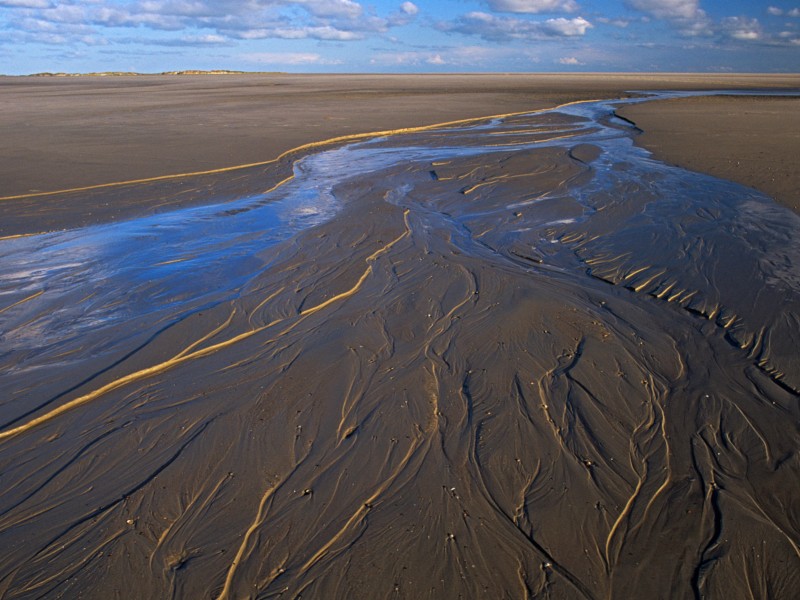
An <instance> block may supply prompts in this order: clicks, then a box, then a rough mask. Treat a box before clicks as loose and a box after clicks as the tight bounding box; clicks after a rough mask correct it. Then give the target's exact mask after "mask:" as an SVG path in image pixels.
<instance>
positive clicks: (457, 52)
mask: <svg viewBox="0 0 800 600" xmlns="http://www.w3.org/2000/svg"><path fill="white" fill-rule="evenodd" d="M511 52H512V51H510V50H508V49H506V48H487V47H486V46H454V47H450V48H436V49H432V50H409V51H401V52H379V53H377V54H375V55H374V56H373V57H372V58H371V60H370V63H371V64H373V65H380V66H395V67H397V66H402V67H414V66H417V65H434V66H445V65H452V66H456V67H474V66H475V65H490V64H492V62H493V61H496V60H498V59H502V58H507V57H508V55H509V54H511Z"/></svg>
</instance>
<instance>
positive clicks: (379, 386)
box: [0, 95, 800, 598]
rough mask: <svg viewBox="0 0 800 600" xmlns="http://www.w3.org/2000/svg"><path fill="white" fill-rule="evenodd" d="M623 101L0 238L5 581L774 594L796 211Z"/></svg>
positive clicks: (792, 371) (400, 592) (792, 464)
mask: <svg viewBox="0 0 800 600" xmlns="http://www.w3.org/2000/svg"><path fill="white" fill-rule="evenodd" d="M659 97H663V96H662V95H660V96H659ZM629 101H638V100H629ZM619 103H621V101H613V102H612V101H609V102H597V103H581V104H573V105H569V106H564V107H560V108H558V109H556V110H554V111H544V112H539V113H533V114H530V115H516V116H510V117H506V118H497V119H489V120H485V121H482V122H476V123H474V124H471V125H465V126H459V127H446V128H443V129H440V130H435V129H434V130H427V131H421V132H418V133H410V134H403V135H393V136H389V137H384V138H377V139H373V140H368V141H365V142H360V143H356V144H352V145H348V146H343V147H340V148H337V149H333V150H328V151H323V152H320V153H317V154H314V155H310V156H308V157H306V158H304V159H303V160H301V161H300V162H298V163H297V164H296V165H295V178H294V179H293V180H292V181H291V182H289V183H287V184H285V185H283V186H281V187H279V188H277V189H276V190H274V191H272V192H270V193H269V194H264V195H259V196H255V197H252V198H247V199H244V200H241V201H237V202H234V203H226V204H221V205H214V206H206V207H201V208H194V209H188V210H182V211H177V212H174V213H169V214H165V215H158V216H154V217H148V218H144V219H138V220H134V221H129V222H125V223H118V224H110V225H100V226H96V227H91V228H87V229H81V230H74V231H66V232H59V233H52V234H47V235H43V236H34V237H28V238H20V239H13V240H2V241H0V253H2V256H3V260H2V262H1V263H0V324H1V325H0V326H1V327H2V329H0V342H1V343H2V354H0V364H2V368H3V375H2V379H0V390H2V398H3V403H2V406H0V422H1V423H2V424H3V426H2V428H0V485H2V487H3V489H5V490H7V491H6V492H5V493H4V494H3V496H2V498H1V499H0V544H2V545H3V546H4V547H6V548H11V549H13V551H12V552H7V553H6V555H5V556H4V557H2V558H0V591H2V592H3V593H4V594H5V596H3V597H8V598H17V597H31V598H32V597H40V596H42V595H46V596H47V595H52V596H59V595H65V596H69V595H71V594H73V593H74V592H75V591H76V590H78V589H82V590H84V592H86V591H87V590H90V591H89V592H88V593H89V595H94V596H97V597H104V598H105V597H109V595H111V596H114V595H117V596H121V597H125V593H126V590H129V589H131V586H135V589H137V590H140V591H141V593H140V594H139V597H153V598H162V597H170V596H174V597H208V596H213V597H221V598H227V597H230V598H234V597H236V598H238V597H272V596H275V595H282V594H285V595H286V596H287V597H299V596H300V595H304V596H306V597H370V598H374V597H408V598H420V597H432V598H443V597H459V595H462V596H467V597H525V596H526V595H528V596H531V595H533V596H535V595H540V594H541V595H549V596H552V597H558V598H561V597H564V598H601V597H619V598H626V597H632V596H631V595H632V594H636V595H650V596H653V597H700V596H712V597H713V596H716V595H721V594H722V593H725V594H726V595H728V596H732V597H749V595H748V594H750V593H753V594H755V595H759V594H760V593H767V595H769V596H770V597H776V598H777V597H786V598H788V597H791V596H790V594H791V590H794V589H797V587H798V585H800V581H798V575H797V573H798V569H797V567H798V566H800V564H799V563H800V551H799V550H798V547H799V546H800V536H799V531H798V530H799V527H798V514H797V509H796V507H797V491H796V490H797V485H796V483H797V481H798V474H799V471H800V464H799V461H798V455H797V446H798V441H800V436H798V417H799V416H800V410H799V409H798V403H797V399H798V390H800V372H798V368H797V367H798V355H797V351H796V348H797V347H798V346H800V318H799V317H798V315H800V310H799V309H800V278H799V277H798V276H799V275H800V242H798V241H797V239H796V235H795V232H796V231H797V230H798V226H800V218H798V217H797V216H796V215H794V214H793V213H791V212H789V211H788V210H785V209H783V208H781V207H779V206H777V205H776V204H774V203H773V202H772V201H770V200H769V199H768V198H765V197H763V196H761V195H760V194H758V193H757V192H755V191H753V190H750V189H747V188H744V187H741V186H738V185H736V184H733V183H729V182H724V181H720V180H716V179H714V178H711V177H708V176H705V175H701V174H696V173H689V172H686V171H683V170H680V169H677V168H673V167H669V166H666V165H663V164H661V163H659V162H657V161H654V160H652V159H651V158H650V157H649V156H648V154H647V153H646V152H645V151H643V150H641V149H639V148H636V147H635V146H633V144H632V135H633V134H634V131H633V130H632V129H631V127H630V126H629V125H628V124H626V123H624V122H622V121H621V120H619V119H616V118H615V117H614V116H613V112H612V111H613V107H614V106H615V105H617V104H619Z"/></svg>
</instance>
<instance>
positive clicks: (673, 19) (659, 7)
mask: <svg viewBox="0 0 800 600" xmlns="http://www.w3.org/2000/svg"><path fill="white" fill-rule="evenodd" d="M625 4H627V5H628V6H630V7H631V8H634V9H636V10H639V11H642V12H644V13H646V14H648V15H650V16H652V17H655V18H656V19H664V20H666V21H669V22H670V23H671V24H672V25H673V26H674V27H676V28H677V29H678V30H679V31H680V32H681V33H683V34H684V35H688V36H700V35H710V34H711V32H712V23H711V19H709V17H708V15H707V14H706V12H705V11H704V10H703V9H702V8H700V0H625Z"/></svg>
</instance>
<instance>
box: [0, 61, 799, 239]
mask: <svg viewBox="0 0 800 600" xmlns="http://www.w3.org/2000/svg"><path fill="white" fill-rule="evenodd" d="M799 79H800V78H798V77H796V76H781V75H707V74H703V75H685V74H682V75H641V74H635V75H633V74H587V75H550V74H536V75H519V74H513V75H511V74H509V75H489V74H487V75H369V76H365V75H331V76H329V75H282V74H271V75H189V76H168V75H161V76H129V77H68V78H64V77H0V95H2V98H3V101H4V112H3V117H2V119H3V136H2V139H0V198H3V200H0V211H2V212H0V237H2V236H4V235H14V234H21V233H33V232H41V231H48V230H52V229H62V228H69V227H76V226H81V225H87V224H91V223H98V222H105V221H109V220H119V219H125V218H130V217H132V216H137V215H142V214H147V213H149V212H154V211H164V210H170V209H173V208H176V207H180V206H189V205H194V204H204V203H208V202H209V201H215V200H223V199H226V198H227V199H229V198H233V197H239V196H241V195H245V194H248V193H252V192H254V191H257V190H258V187H259V186H261V185H263V184H264V182H265V181H268V180H269V181H272V182H273V183H277V182H278V181H280V180H282V179H283V178H284V177H285V176H287V175H288V174H289V173H290V171H291V157H290V160H288V161H283V164H282V165H266V167H265V169H262V170H261V171H260V172H259V173H258V178H257V179H258V183H253V182H251V181H250V179H249V178H248V172H246V171H243V170H241V169H237V168H236V167H239V166H240V165H246V164H258V163H265V162H267V163H269V161H272V160H274V159H277V158H278V157H279V156H281V155H282V154H283V153H284V152H288V151H291V150H292V149H294V148H297V147H300V146H303V145H306V144H314V143H318V142H321V141H324V140H328V139H331V138H337V137H340V136H350V135H357V134H365V133H370V132H375V131H387V130H389V131H391V130H396V129H400V128H406V127H418V126H425V125H432V124H436V123H443V122H448V121H453V120H460V119H469V118H477V117H483V116H489V115H499V114H507V113H515V112H522V111H530V110H536V109H542V108H549V107H552V106H556V105H559V104H563V103H565V102H572V101H579V100H588V99H597V98H614V97H621V96H624V95H626V94H627V93H628V92H629V91H631V90H664V89H678V90H681V89H683V90H710V89H773V90H774V89H781V88H783V89H789V88H794V89H796V88H797V87H798V86H799V85H800V81H799ZM715 101H716V100H711V101H709V102H710V104H708V106H712V105H713V102H715ZM668 106H669V105H668ZM742 108H743V109H744V107H742ZM659 110H664V109H661V108H660V109H659ZM638 114H639V113H637V115H638ZM784 118H791V117H786V116H784V115H778V114H775V113H772V116H771V121H770V127H771V128H772V129H771V130H774V129H775V128H776V127H780V126H779V125H776V122H780V121H782V119H784ZM737 122H738V124H739V128H740V130H742V131H743V133H744V135H745V136H746V137H747V139H749V140H751V141H753V142H754V144H755V146H756V147H760V145H763V144H770V143H771V142H769V140H770V139H772V138H770V137H769V136H760V135H758V133H759V132H760V131H761V130H760V129H759V125H760V124H756V123H752V122H751V121H748V120H747V119H744V118H743V119H738V120H737ZM748 122H750V123H752V126H751V125H747V123H748ZM662 123H663V121H662ZM648 125H650V123H648ZM725 125H726V123H720V126H721V127H724V126H725ZM748 127H750V129H748ZM662 130H663V127H662ZM700 130H702V129H697V128H695V129H694V131H700ZM748 132H749V133H748ZM661 137H662V138H663V137H666V136H661ZM692 141H694V140H687V142H692ZM683 145H685V146H686V147H687V152H690V153H691V152H693V151H692V150H691V148H693V147H696V145H695V146H692V145H691V144H683ZM696 154H697V152H694V155H696ZM783 156H787V157H789V156H790V155H787V154H784V155H783ZM706 157H708V158H706ZM704 160H707V162H708V164H706V162H703V161H704ZM780 160H781V159H775V161H776V163H779V161H780ZM789 160H790V159H789V158H787V159H786V161H785V163H780V164H777V166H776V163H773V165H772V168H773V169H782V168H783V166H785V167H786V168H787V169H789V170H791V167H792V165H790V164H789V162H788V161H789ZM716 162H718V161H716V159H713V158H712V157H711V155H707V154H704V155H703V156H700V157H697V158H696V159H695V161H694V162H693V163H692V165H690V166H691V168H701V170H702V167H706V166H708V167H709V168H713V166H714V164H716ZM781 165H783V166H781ZM230 168H234V171H235V172H233V173H230V172H225V171H224V170H225V169H230ZM220 169H222V170H223V173H222V175H221V176H219V177H217V176H213V175H212V176H209V177H206V178H200V179H197V178H196V179H193V180H192V181H188V180H186V179H184V180H177V179H175V178H169V179H168V180H167V181H166V182H163V181H162V182H161V183H159V184H157V185H154V186H153V187H151V190H150V191H149V192H148V193H146V194H143V193H141V192H140V191H137V192H135V193H129V191H128V189H127V188H125V189H120V188H117V189H116V190H115V191H112V193H111V194H108V193H104V194H101V195H95V194H93V193H81V194H76V195H71V196H68V197H63V196H62V197H53V196H49V195H42V193H45V194H48V193H50V192H54V191H58V190H66V189H74V188H85V187H91V186H95V185H102V184H109V183H115V182H124V181H131V180H141V179H148V178H157V177H170V176H172V175H176V174H181V173H195V172H199V171H215V170H220ZM265 170H266V172H265ZM740 172H742V173H748V172H749V171H748V170H747V169H746V168H745V169H742V170H740ZM752 176H753V179H752V180H750V178H749V175H746V177H748V180H747V181H746V182H745V183H748V184H749V185H756V183H757V182H759V181H761V180H763V178H764V177H763V176H762V175H761V174H759V173H757V172H755V170H753V171H752ZM774 176H775V178H776V179H778V180H785V177H784V172H783V171H781V172H780V173H779V172H777V171H775V173H774ZM795 176H796V172H795ZM18 196H23V197H22V198H16V197H18ZM9 197H15V200H16V201H13V202H12V201H9V200H7V199H6V198H9Z"/></svg>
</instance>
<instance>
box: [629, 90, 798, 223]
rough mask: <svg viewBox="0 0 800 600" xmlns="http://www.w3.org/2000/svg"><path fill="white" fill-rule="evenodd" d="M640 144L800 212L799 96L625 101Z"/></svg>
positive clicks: (659, 154)
mask: <svg viewBox="0 0 800 600" xmlns="http://www.w3.org/2000/svg"><path fill="white" fill-rule="evenodd" d="M619 114H620V115H622V116H624V117H625V118H627V119H630V120H631V121H634V122H635V123H636V124H637V125H638V126H639V127H640V128H641V129H643V130H644V133H643V134H642V135H641V136H639V137H637V138H636V141H637V143H639V144H641V145H642V146H644V147H645V148H647V149H648V150H651V151H652V152H653V153H654V154H655V156H656V158H658V159H660V160H665V161H668V162H670V163H671V164H675V165H679V166H681V167H684V168H687V169H692V170H695V171H702V172H705V173H709V174H711V175H714V176H715V177H720V178H722V179H730V180H732V181H738V182H739V183H742V184H744V185H748V186H750V187H754V188H756V189H758V190H761V191H762V192H764V193H765V194H767V195H769V196H770V197H772V198H774V199H775V200H777V201H779V202H782V203H784V204H786V205H787V206H789V207H791V208H792V209H793V210H794V211H795V212H800V192H798V190H800V166H798V161H797V157H798V156H800V98H765V97H760V96H756V97H750V96H736V97H729V96H715V97H699V98H684V99H678V100H664V101H660V102H653V103H645V104H638V105H636V106H626V107H623V108H621V109H620V111H619Z"/></svg>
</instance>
